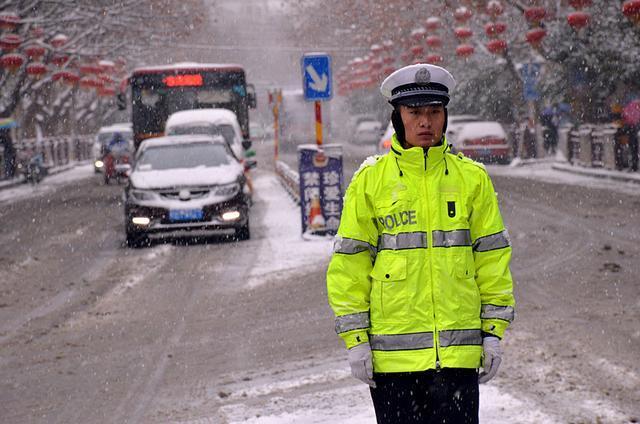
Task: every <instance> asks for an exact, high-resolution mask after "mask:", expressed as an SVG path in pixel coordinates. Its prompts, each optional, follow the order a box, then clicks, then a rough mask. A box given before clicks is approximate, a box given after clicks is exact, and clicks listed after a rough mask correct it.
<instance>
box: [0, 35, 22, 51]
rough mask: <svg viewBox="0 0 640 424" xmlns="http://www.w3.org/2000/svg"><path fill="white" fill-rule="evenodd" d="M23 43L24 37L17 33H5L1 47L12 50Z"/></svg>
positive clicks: (0, 43)
mask: <svg viewBox="0 0 640 424" xmlns="http://www.w3.org/2000/svg"><path fill="white" fill-rule="evenodd" d="M20 44H22V37H20V36H19V35H17V34H5V35H3V36H2V37H0V48H1V49H2V50H3V51H5V52H12V51H14V50H15V49H17V48H18V47H20Z"/></svg>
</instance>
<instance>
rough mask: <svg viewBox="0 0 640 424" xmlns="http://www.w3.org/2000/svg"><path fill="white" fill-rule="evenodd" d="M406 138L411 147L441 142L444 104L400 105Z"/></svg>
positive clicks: (433, 144) (428, 145)
mask: <svg viewBox="0 0 640 424" xmlns="http://www.w3.org/2000/svg"><path fill="white" fill-rule="evenodd" d="M400 116H401V117H402V123H403V124H404V132H405V139H406V140H407V144H409V147H431V146H435V145H436V144H438V143H439V142H440V139H441V138H442V130H443V128H444V106H442V105H432V106H420V107H409V106H404V105H401V106H400Z"/></svg>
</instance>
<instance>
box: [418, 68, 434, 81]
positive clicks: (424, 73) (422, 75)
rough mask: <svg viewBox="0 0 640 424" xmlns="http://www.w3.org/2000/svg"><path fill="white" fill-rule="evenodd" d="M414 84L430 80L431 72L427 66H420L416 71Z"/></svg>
mask: <svg viewBox="0 0 640 424" xmlns="http://www.w3.org/2000/svg"><path fill="white" fill-rule="evenodd" d="M415 81H416V84H429V83H430V82H431V72H429V70H428V69H427V68H420V69H418V71H417V72H416V77H415Z"/></svg>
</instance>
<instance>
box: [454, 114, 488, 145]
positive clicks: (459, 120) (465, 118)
mask: <svg viewBox="0 0 640 424" xmlns="http://www.w3.org/2000/svg"><path fill="white" fill-rule="evenodd" d="M479 121H482V118H480V117H479V116H477V115H450V116H449V117H448V118H447V132H446V136H447V142H448V143H449V144H453V143H455V138H456V135H457V133H458V131H459V130H460V128H461V127H462V126H463V125H464V124H466V123H467V122H479Z"/></svg>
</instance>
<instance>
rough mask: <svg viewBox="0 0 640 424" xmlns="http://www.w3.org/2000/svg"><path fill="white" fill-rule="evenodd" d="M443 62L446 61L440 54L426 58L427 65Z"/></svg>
mask: <svg viewBox="0 0 640 424" xmlns="http://www.w3.org/2000/svg"><path fill="white" fill-rule="evenodd" d="M443 60H444V59H443V58H442V56H440V55H439V54H430V55H427V57H426V61H427V63H431V64H432V65H436V64H438V63H442V61H443Z"/></svg>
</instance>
